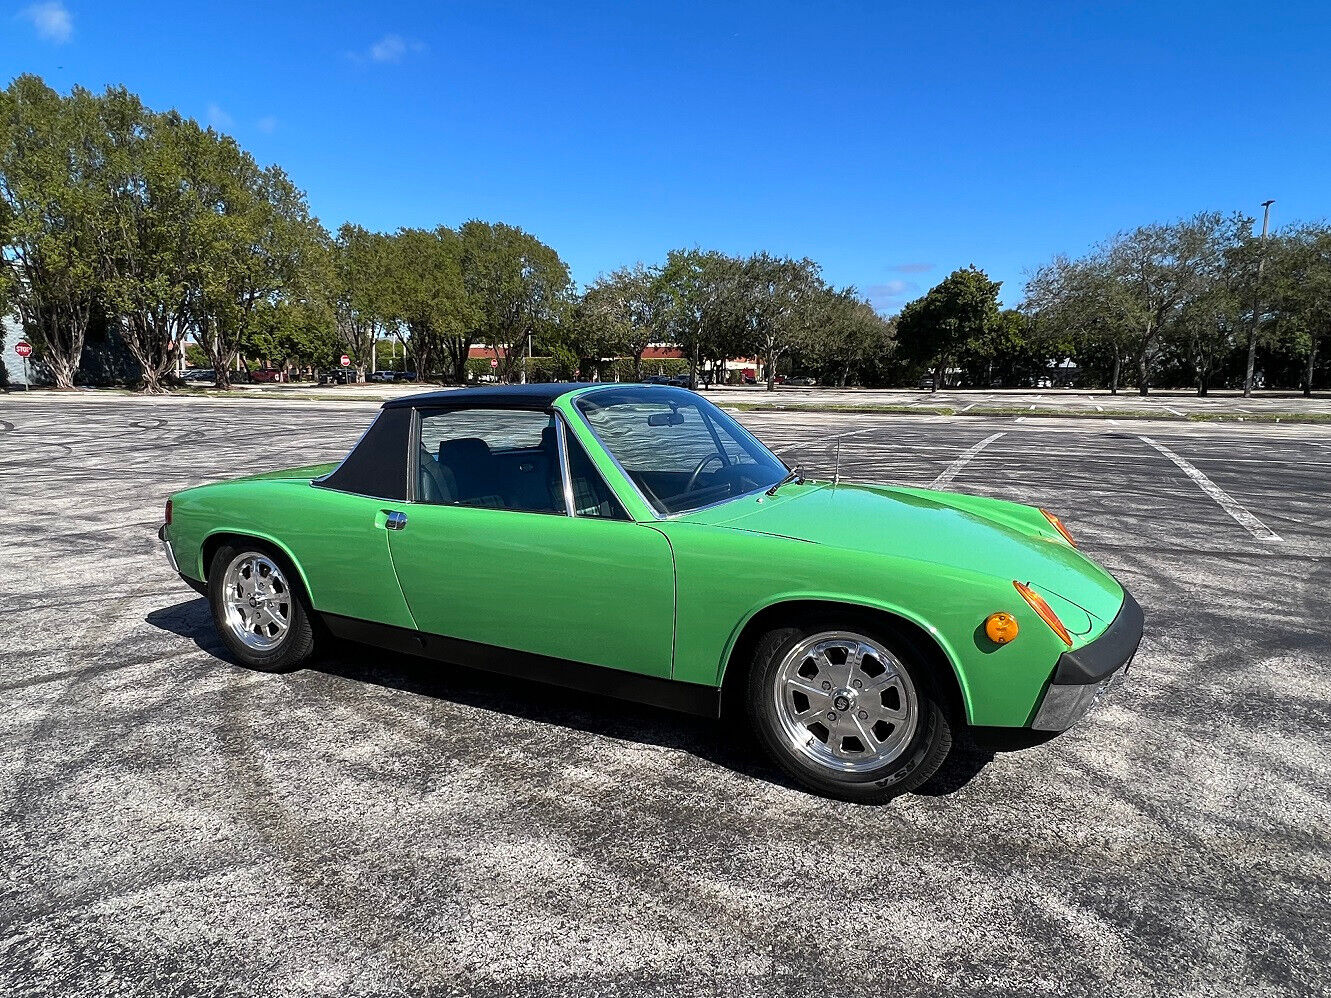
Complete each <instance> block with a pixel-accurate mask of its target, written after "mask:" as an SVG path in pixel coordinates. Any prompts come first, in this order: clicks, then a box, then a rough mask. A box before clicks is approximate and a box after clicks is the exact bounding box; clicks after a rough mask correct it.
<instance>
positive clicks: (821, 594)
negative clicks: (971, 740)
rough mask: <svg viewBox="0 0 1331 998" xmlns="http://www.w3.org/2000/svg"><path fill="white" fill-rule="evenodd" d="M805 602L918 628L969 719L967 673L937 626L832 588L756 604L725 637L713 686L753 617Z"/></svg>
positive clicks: (789, 594) (884, 603)
mask: <svg viewBox="0 0 1331 998" xmlns="http://www.w3.org/2000/svg"><path fill="white" fill-rule="evenodd" d="M797 603H799V604H807V603H821V604H826V605H827V606H829V607H852V608H855V609H861V610H868V611H871V612H877V613H886V614H890V615H892V616H894V617H900V618H901V619H902V620H907V621H909V622H910V623H912V624H914V625H915V626H916V627H918V628H920V630H921V631H923V632H924V633H925V634H927V635H928V636H929V637H930V639H932V640H933V642H934V644H936V645H937V646H938V649H939V651H940V652H942V654H943V657H944V658H945V659H946V660H947V663H948V665H949V666H950V667H951V669H952V675H953V677H954V678H955V679H956V681H957V686H958V688H959V689H960V690H961V700H962V706H963V707H964V708H965V711H966V719H967V720H968V721H970V720H971V690H970V686H969V684H968V683H967V681H966V674H965V672H964V671H963V670H961V669H959V668H958V666H957V661H958V658H957V652H956V649H955V648H953V647H952V644H951V642H949V641H948V639H947V637H946V635H944V634H943V633H942V632H941V631H940V630H939V629H938V628H937V627H935V626H934V625H933V624H932V623H930V622H929V621H928V620H927V619H926V618H925V617H924V616H923V615H921V614H919V613H916V612H914V611H912V610H909V609H907V608H906V607H904V606H901V605H900V604H897V603H893V602H890V601H888V600H874V599H866V598H864V597H863V596H856V595H851V594H849V593H844V592H837V591H835V590H788V591H786V592H781V593H776V594H773V595H772V596H771V597H770V598H768V599H765V600H763V601H761V602H759V603H757V604H755V605H754V606H753V607H752V608H751V609H750V610H749V612H748V613H746V614H745V615H744V617H743V619H741V620H740V621H739V623H738V624H736V625H735V628H734V630H732V631H731V633H730V637H729V638H728V639H727V640H726V644H725V647H724V648H723V649H722V652H721V659H720V661H718V662H717V672H716V685H717V686H720V685H722V684H723V683H724V682H725V677H726V673H727V671H728V669H729V668H730V660H731V657H732V656H733V655H734V652H735V647H736V646H737V645H738V644H739V642H740V639H741V638H742V637H743V636H744V633H745V631H747V630H748V628H749V626H750V625H751V624H752V623H753V622H754V619H755V618H756V617H758V616H759V615H760V614H763V613H766V612H767V611H769V610H772V609H774V608H776V607H780V606H782V605H785V604H792V605H793V604H797Z"/></svg>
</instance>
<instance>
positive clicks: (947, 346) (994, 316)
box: [897, 265, 1002, 391]
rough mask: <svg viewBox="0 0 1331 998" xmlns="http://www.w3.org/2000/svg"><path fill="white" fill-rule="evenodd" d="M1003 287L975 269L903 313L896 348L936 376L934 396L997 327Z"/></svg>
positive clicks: (950, 279) (955, 277)
mask: <svg viewBox="0 0 1331 998" xmlns="http://www.w3.org/2000/svg"><path fill="white" fill-rule="evenodd" d="M1001 287H1002V284H1001V282H999V281H991V280H989V278H988V276H987V275H986V274H985V273H984V271H982V270H979V269H977V268H976V267H975V266H974V265H972V266H970V267H967V268H965V269H964V270H954V271H953V272H952V273H951V274H949V275H948V276H947V277H946V278H944V279H943V281H942V282H941V283H940V284H938V285H937V286H936V287H934V288H932V289H930V291H929V292H928V294H926V295H925V296H924V297H923V298H917V299H916V300H915V301H913V302H910V303H909V304H907V305H906V307H905V308H904V309H902V310H901V317H900V319H899V320H898V321H897V342H898V344H899V346H900V349H902V350H903V352H904V353H905V354H906V356H907V357H909V358H912V359H914V360H916V361H917V362H920V363H923V364H925V365H927V366H928V367H929V368H930V369H932V370H933V372H934V386H933V390H934V391H937V390H938V389H939V388H941V387H942V386H943V384H944V383H945V379H946V377H947V372H948V369H949V367H950V366H951V364H952V363H953V362H954V361H955V360H956V358H957V357H958V355H959V354H960V352H961V351H962V350H963V349H964V348H965V347H966V345H967V344H969V343H972V342H975V341H978V340H980V339H981V338H983V337H984V336H985V334H986V333H988V332H989V331H990V329H992V328H993V326H994V324H995V323H996V322H997V321H998V311H999V309H998V291H999V288H1001Z"/></svg>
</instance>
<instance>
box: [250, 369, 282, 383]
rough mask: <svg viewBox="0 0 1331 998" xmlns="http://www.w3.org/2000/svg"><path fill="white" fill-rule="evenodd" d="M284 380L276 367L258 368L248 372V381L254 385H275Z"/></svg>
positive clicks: (280, 371)
mask: <svg viewBox="0 0 1331 998" xmlns="http://www.w3.org/2000/svg"><path fill="white" fill-rule="evenodd" d="M285 380H286V375H285V374H284V373H283V372H282V370H281V369H280V368H276V367H259V368H256V369H255V370H253V371H251V372H250V381H251V382H253V383H254V384H256V385H262V384H275V383H277V382H279V381H285Z"/></svg>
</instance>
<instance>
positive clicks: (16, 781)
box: [0, 397, 1331, 996]
mask: <svg viewBox="0 0 1331 998" xmlns="http://www.w3.org/2000/svg"><path fill="white" fill-rule="evenodd" d="M374 408H375V406H373V405H369V404H363V403H317V402H309V403H297V402H252V401H250V402H238V403H224V402H222V403H218V402H206V401H198V400H192V399H191V400H167V401H151V400H136V399H126V398H116V399H107V398H95V399H94V398H85V397H71V398H67V399H56V400H41V399H17V398H10V399H0V517H2V518H3V519H2V520H0V522H2V523H3V525H4V526H3V530H2V531H0V566H3V568H2V569H0V688H2V689H3V690H4V694H5V696H4V699H3V705H2V706H0V736H2V737H0V993H3V994H5V995H16V996H17V995H51V994H58V995H90V996H91V995H98V996H101V995H112V994H114V995H159V994H194V993H200V994H218V995H222V994H226V995H230V994H245V995H324V994H339V995H340V994H357V995H379V994H385V995H386V994H412V995H415V994H529V993H538V994H578V995H593V994H595V995H675V994H684V993H725V994H738V995H748V994H752V995H792V996H795V995H808V994H829V995H831V994H837V995H841V994H846V995H852V994H875V995H878V994H906V995H915V994H918V995H936V994H944V993H946V994H963V995H977V996H978V995H993V994H1019V995H1096V996H1100V995H1104V994H1115V995H1124V996H1137V995H1140V996H1147V995H1161V994H1169V995H1215V994H1243V995H1303V994H1324V993H1327V985H1326V977H1327V971H1328V964H1329V963H1331V957H1329V956H1328V954H1331V929H1328V924H1329V923H1328V919H1327V918H1326V913H1327V911H1328V910H1329V909H1331V758H1329V757H1328V753H1327V746H1328V730H1329V729H1331V692H1329V690H1331V683H1329V682H1328V680H1329V679H1331V637H1329V636H1328V635H1329V633H1331V625H1328V623H1327V621H1328V618H1331V430H1328V429H1326V428H1322V427H1314V426H1286V425H1280V426H1272V425H1265V426H1258V425H1252V424H1246V425H1224V426H1220V425H1188V424H1177V423H1175V424H1166V423H1153V422H1149V421H1121V422H1120V421H1112V420H1077V421H1072V420H1067V421H1064V420H1057V419H1048V418H1045V419H1031V420H1029V421H1027V420H1022V419H1016V418H1006V419H984V418H965V417H951V418H931V417H924V416H900V417H893V416H863V415H858V416H857V415H851V414H833V413H826V414H806V413H761V412H753V413H746V414H744V415H743V416H742V419H743V420H744V421H745V422H746V423H747V424H748V425H749V426H750V427H751V428H752V429H753V430H754V431H755V432H756V433H757V434H758V435H759V436H760V437H762V438H763V439H764V440H766V441H767V442H768V443H769V444H770V445H771V446H773V447H774V448H776V449H778V450H779V451H780V452H781V453H782V456H783V457H784V458H786V460H787V461H790V462H799V463H800V464H801V465H803V466H804V468H805V470H806V472H810V473H816V474H819V475H826V474H829V473H830V472H831V471H832V469H833V467H834V465H836V464H838V462H839V468H840V474H841V475H842V476H843V477H845V478H849V479H855V480H876V481H889V482H898V483H903V484H910V485H922V486H928V485H933V484H937V485H938V487H946V488H952V489H956V490H959V491H974V492H979V493H984V494H989V495H996V496H1000V497H1004V498H1013V499H1020V500H1022V501H1026V502H1032V503H1037V504H1040V505H1044V506H1046V507H1048V508H1050V509H1052V510H1054V511H1055V512H1057V513H1059V514H1060V516H1062V517H1063V519H1064V521H1065V522H1066V523H1067V524H1068V525H1069V527H1070V528H1071V529H1072V531H1073V532H1074V533H1075V534H1077V535H1078V537H1079V540H1080V541H1081V543H1082V545H1083V547H1084V548H1086V549H1087V550H1088V552H1089V553H1090V554H1091V555H1092V556H1093V557H1096V558H1097V559H1099V560H1100V561H1102V562H1103V563H1104V564H1106V565H1107V566H1108V567H1109V568H1110V569H1111V570H1112V571H1113V572H1114V573H1115V574H1116V575H1118V576H1119V577H1120V578H1121V579H1122V580H1123V581H1124V583H1125V584H1126V585H1127V586H1128V587H1129V588H1130V589H1132V591H1133V592H1134V593H1135V594H1136V595H1137V597H1138V599H1139V600H1140V602H1141V603H1142V604H1143V606H1144V607H1145V608H1146V612H1147V615H1148V633H1147V638H1146V640H1145V643H1144V645H1143V648H1142V651H1141V653H1140V654H1139V655H1138V658H1137V661H1136V664H1135V665H1134V668H1133V674H1132V677H1131V682H1130V683H1129V684H1128V685H1127V686H1126V687H1124V688H1122V689H1120V690H1119V691H1118V695H1117V697H1116V698H1115V699H1113V700H1111V701H1110V702H1109V703H1108V704H1106V705H1105V706H1104V707H1103V708H1102V709H1101V710H1100V711H1099V712H1098V713H1097V714H1096V715H1093V717H1092V718H1091V719H1090V720H1088V721H1087V722H1086V723H1085V725H1084V726H1082V727H1079V728H1077V729H1074V731H1072V732H1070V733H1069V734H1067V735H1065V736H1063V737H1061V738H1059V739H1057V740H1055V741H1053V742H1051V743H1049V744H1047V745H1044V746H1040V747H1037V748H1033V749H1027V750H1023V751H997V752H996V751H994V750H993V749H992V748H987V747H979V746H971V747H968V748H965V749H963V750H960V751H958V753H957V754H956V756H955V758H954V760H953V763H952V764H951V765H950V766H949V768H948V769H947V770H945V771H944V773H943V774H941V775H940V777H939V778H938V779H937V780H936V781H935V782H934V784H933V785H931V786H930V787H929V788H928V793H926V794H923V795H918V796H913V797H909V798H905V799H902V800H900V801H897V802H895V803H894V804H892V805H889V806H886V807H881V808H866V807H858V806H854V805H849V804H840V803H834V802H829V801H826V800H823V799H820V798H817V797H813V796H810V795H808V794H806V793H803V792H801V791H799V790H797V789H794V788H792V787H791V786H789V785H788V784H786V783H785V782H784V781H783V780H782V779H781V778H780V777H779V776H778V775H777V774H776V773H775V772H773V771H772V770H770V769H769V768H768V767H767V766H766V765H765V764H763V763H762V762H761V761H760V760H759V759H758V758H757V756H756V753H755V752H754V750H753V749H752V748H750V747H749V746H748V744H747V742H746V740H745V739H744V738H742V737H739V736H737V734H736V732H734V731H732V730H730V729H728V728H726V727H724V726H723V725H720V724H716V723H710V722H705V721H699V720H693V719H689V718H684V717H678V716H674V715H671V714H667V713H663V712H657V711H654V710H649V709H647V708H640V707H633V706H626V705H621V704H617V703H614V702H611V701H606V700H599V699H585V698H580V697H578V696H576V695H573V694H568V693H564V692H560V691H552V690H548V689H545V688H542V687H539V686H534V685H523V684H518V683H515V682H514V681H510V680H503V679H496V678H492V677H487V676H482V675H478V674H474V673H468V672H464V671H458V670H448V669H445V668H442V667H439V666H436V665H433V664H429V663H422V662H417V661H415V660H411V659H406V658H400V657H395V656H392V655H389V654H387V653H379V652H368V651H364V652H362V651H357V650H355V649H343V650H341V651H339V652H338V653H337V654H336V656H335V657H333V658H331V659H329V660H327V661H325V662H324V663H322V664H321V665H320V667H318V668H315V669H307V670H303V671H300V672H296V673H293V674H290V675H285V676H270V675H264V674H258V673H254V672H250V671H248V670H246V669H244V668H241V667H239V666H236V665H233V664H231V663H229V662H227V661H226V660H225V659H224V658H222V657H221V646H220V643H219V642H218V641H217V639H216V638H215V636H214V635H213V633H212V630H211V623H210V620H209V617H208V613H207V610H206V606H205V604H204V602H203V601H202V600H201V599H199V598H198V597H196V596H195V594H194V593H193V592H192V591H191V590H190V589H188V588H187V587H185V586H184V585H182V584H181V583H180V582H179V581H178V580H177V579H176V578H175V576H174V575H173V574H172V573H171V572H170V570H169V569H168V567H167V565H166V563H165V561H164V560H163V558H162V557H161V554H160V551H159V548H158V545H157V541H156V537H155V532H156V529H157V525H158V524H159V523H160V520H161V508H162V503H163V501H164V500H165V498H166V496H167V495H168V494H169V493H170V492H171V491H173V490H175V489H178V488H181V487H184V486H187V485H191V484H196V483H201V482H205V481H210V480H213V479H217V478H220V477H225V476H229V475H235V474H241V473H247V472H251V471H257V470H265V469H271V468H277V467H283V466H288V465H296V464H304V463H309V462H312V461H318V460H325V459H334V458H336V457H338V456H340V455H341V454H342V453H343V452H344V451H345V450H346V449H347V448H348V447H349V446H350V444H351V443H353V442H354V441H355V440H356V438H357V437H358V435H359V434H360V432H361V431H362V430H363V428H364V427H365V425H367V423H368V422H369V420H370V418H371V415H372V413H373V411H374ZM1189 469H1191V470H1189Z"/></svg>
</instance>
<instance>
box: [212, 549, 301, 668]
mask: <svg viewBox="0 0 1331 998" xmlns="http://www.w3.org/2000/svg"><path fill="white" fill-rule="evenodd" d="M222 599H223V600H224V605H223V607H222V612H223V616H224V617H225V619H226V623H227V626H228V627H229V628H231V633H232V634H234V635H235V636H236V638H237V639H238V640H239V641H241V642H242V643H243V644H244V645H245V646H246V647H247V648H252V649H253V650H254V651H260V652H264V651H272V650H273V649H274V648H277V647H278V646H279V645H281V644H282V642H283V641H284V640H286V636H287V631H289V630H290V629H291V611H292V605H291V587H290V586H289V585H287V580H286V577H285V576H284V575H283V574H282V570H281V569H280V568H278V567H277V566H276V565H275V564H273V562H272V560H271V559H269V558H267V557H265V556H264V555H261V554H256V553H255V552H253V551H247V552H245V553H244V554H240V555H237V556H236V557H235V558H233V559H232V560H231V564H230V565H228V566H227V567H226V574H225V575H223V576H222Z"/></svg>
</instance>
